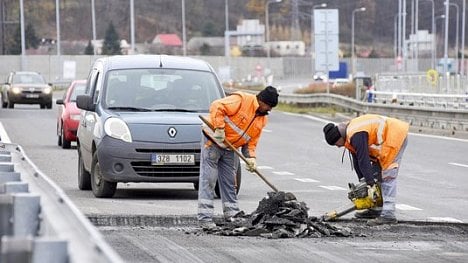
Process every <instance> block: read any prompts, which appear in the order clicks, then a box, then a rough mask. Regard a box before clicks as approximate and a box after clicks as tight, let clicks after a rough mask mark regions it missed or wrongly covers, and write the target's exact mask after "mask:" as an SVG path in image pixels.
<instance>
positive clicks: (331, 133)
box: [323, 123, 341, 145]
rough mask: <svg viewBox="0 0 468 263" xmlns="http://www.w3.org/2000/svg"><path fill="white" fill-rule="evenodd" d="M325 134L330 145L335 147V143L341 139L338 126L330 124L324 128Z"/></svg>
mask: <svg viewBox="0 0 468 263" xmlns="http://www.w3.org/2000/svg"><path fill="white" fill-rule="evenodd" d="M323 133H324V135H325V140H326V141H327V143H328V144H330V145H335V143H336V142H337V141H338V140H339V139H340V138H341V134H340V131H339V130H338V126H336V125H335V124H333V123H328V124H327V125H325V126H324V127H323Z"/></svg>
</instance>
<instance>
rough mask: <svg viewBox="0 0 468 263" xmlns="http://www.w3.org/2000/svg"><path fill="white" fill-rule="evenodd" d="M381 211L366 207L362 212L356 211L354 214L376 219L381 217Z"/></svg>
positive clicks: (357, 216) (359, 216) (358, 216)
mask: <svg viewBox="0 0 468 263" xmlns="http://www.w3.org/2000/svg"><path fill="white" fill-rule="evenodd" d="M381 212H382V211H381V210H375V209H366V210H364V211H362V212H356V213H354V216H355V217H356V218H364V219H374V218H376V217H379V216H380V213H381Z"/></svg>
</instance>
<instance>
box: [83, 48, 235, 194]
mask: <svg viewBox="0 0 468 263" xmlns="http://www.w3.org/2000/svg"><path fill="white" fill-rule="evenodd" d="M85 93H86V94H85V95H80V96H78V97H77V106H78V108H80V109H82V112H81V119H80V125H79V127H78V132H77V149H78V187H79V189H81V190H90V189H91V190H92V191H93V193H94V195H95V196H96V197H112V196H113V195H114V194H115V192H116V188H117V183H119V182H155V183H156V182H157V183H162V182H190V183H193V184H194V187H195V189H198V178H199V170H200V142H201V136H202V135H201V120H200V119H199V115H205V116H206V115H208V112H209V107H210V104H211V102H212V101H214V100H216V99H219V98H222V97H224V96H225V93H224V91H223V88H222V86H221V84H220V82H219V80H218V78H217V76H216V74H215V72H214V70H213V68H212V67H211V66H210V65H209V64H208V63H206V62H204V61H201V60H197V59H192V58H188V57H177V56H168V55H131V56H112V57H106V58H100V59H98V60H96V62H95V63H94V65H93V66H92V69H91V71H90V73H89V76H88V81H87V87H86V92H85ZM239 166H240V164H239V165H238V168H237V177H238V178H237V181H238V188H237V190H239V188H240V179H241V178H240V173H241V171H240V168H239ZM217 193H219V190H217Z"/></svg>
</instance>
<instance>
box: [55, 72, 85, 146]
mask: <svg viewBox="0 0 468 263" xmlns="http://www.w3.org/2000/svg"><path fill="white" fill-rule="evenodd" d="M85 88H86V80H75V81H73V82H72V83H71V84H70V87H68V89H67V91H66V92H65V94H64V95H63V98H62V99H58V100H57V102H56V104H58V105H60V106H59V107H58V115H57V136H58V142H57V143H58V145H59V146H62V148H64V149H68V148H70V146H71V142H72V141H76V131H77V130H78V124H79V123H80V109H78V108H77V107H76V96H77V95H82V94H84V92H85Z"/></svg>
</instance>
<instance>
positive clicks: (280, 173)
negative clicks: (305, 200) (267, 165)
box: [273, 171, 294, 175]
mask: <svg viewBox="0 0 468 263" xmlns="http://www.w3.org/2000/svg"><path fill="white" fill-rule="evenodd" d="M273 173H274V174H277V175H294V174H293V173H290V172H286V171H280V172H273Z"/></svg>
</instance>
